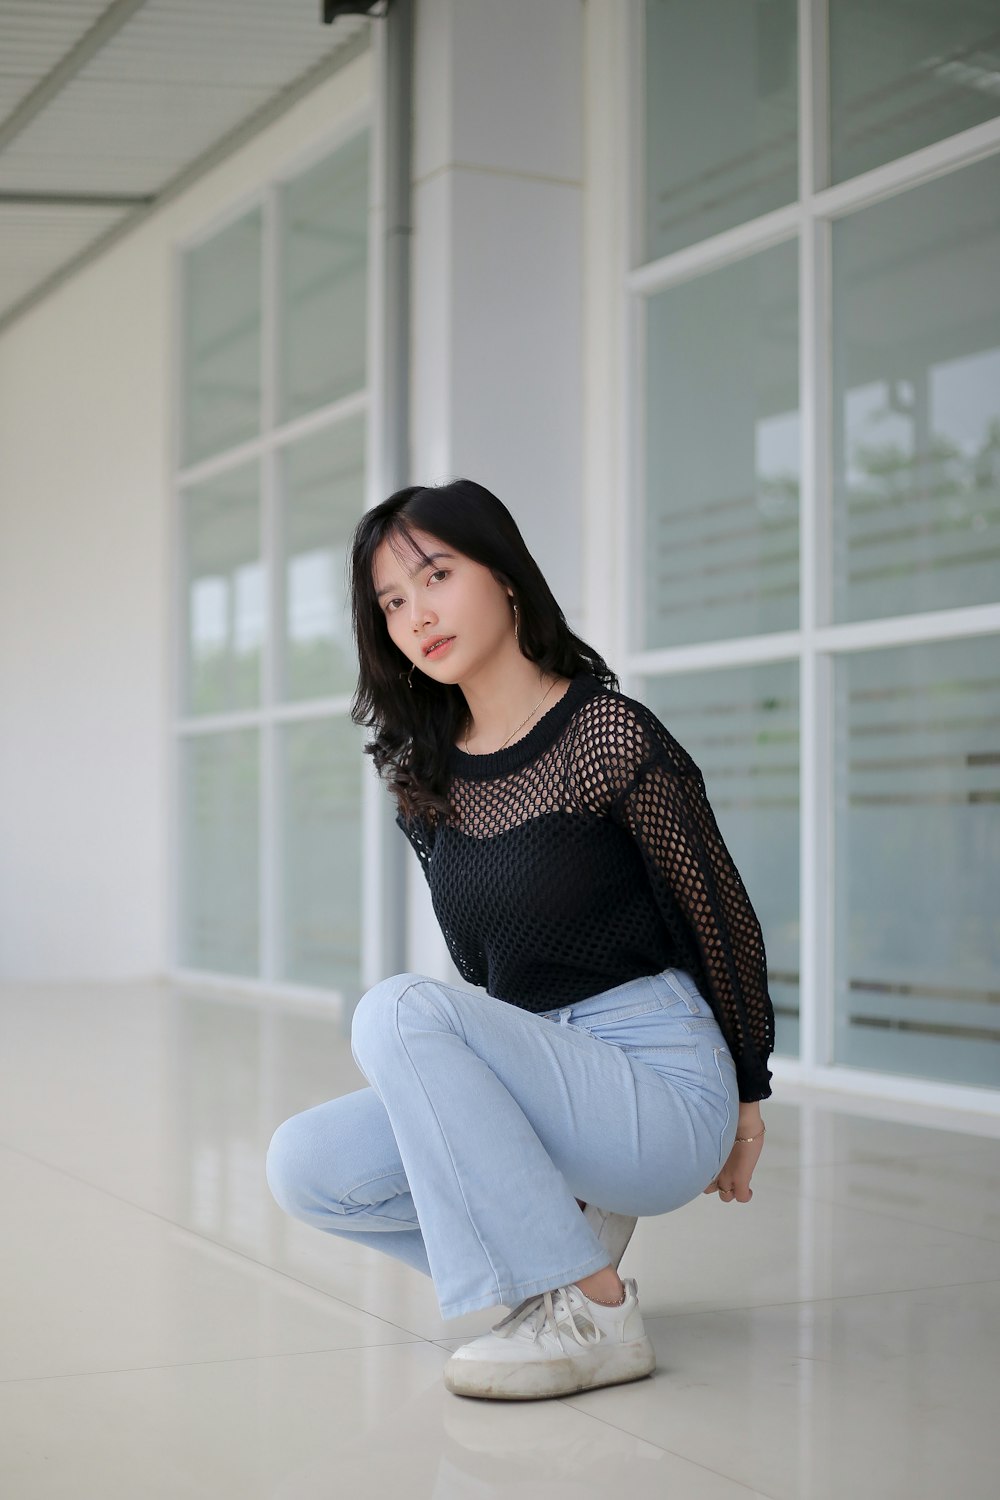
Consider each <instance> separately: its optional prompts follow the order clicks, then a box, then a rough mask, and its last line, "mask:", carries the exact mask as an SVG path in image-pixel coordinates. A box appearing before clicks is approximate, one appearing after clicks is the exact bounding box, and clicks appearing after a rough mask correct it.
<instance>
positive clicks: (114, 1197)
mask: <svg viewBox="0 0 1000 1500" xmlns="http://www.w3.org/2000/svg"><path fill="white" fill-rule="evenodd" d="M0 1147H2V1148H3V1149H4V1150H7V1151H12V1152H13V1153H14V1154H15V1155H16V1156H23V1157H24V1159H25V1161H30V1162H33V1163H34V1164H35V1166H39V1167H44V1168H45V1169H46V1170H47V1171H50V1172H55V1173H56V1174H57V1175H58V1176H60V1177H66V1178H68V1179H69V1181H70V1182H75V1183H77V1185H78V1186H80V1187H85V1188H89V1189H90V1190H91V1192H94V1193H100V1194H101V1195H102V1196H103V1197H105V1198H110V1199H111V1201H112V1202H113V1203H121V1204H122V1205H123V1206H124V1207H125V1208H131V1209H134V1210H135V1212H136V1213H139V1214H144V1215H145V1216H146V1217H147V1218H149V1219H153V1220H155V1221H156V1222H158V1223H160V1224H166V1225H167V1226H168V1227H169V1228H170V1229H177V1230H180V1231H181V1232H182V1233H183V1234H189V1235H191V1237H192V1238H193V1239H196V1240H200V1241H201V1242H202V1243H203V1244H205V1245H210V1246H211V1247H212V1249H213V1250H224V1251H226V1252H227V1253H228V1254H230V1255H233V1256H235V1257H236V1258H237V1259H238V1260H242V1261H246V1263H247V1264H248V1265H251V1266H255V1267H256V1268H257V1270H258V1271H267V1272H270V1274H271V1275H273V1276H278V1277H280V1278H281V1280H283V1281H290V1282H291V1283H292V1284H293V1286H300V1287H303V1288H304V1289H305V1290H306V1291H310V1292H315V1294H316V1296H318V1297H325V1298H326V1299H327V1300H328V1301H330V1302H334V1303H338V1304H340V1305H341V1306H342V1307H347V1308H350V1310H351V1312H360V1313H363V1314H364V1315H365V1317H368V1318H374V1319H375V1320H376V1322H378V1323H383V1324H384V1325H385V1326H386V1327H387V1328H393V1329H395V1330H396V1332H397V1333H407V1334H409V1335H410V1337H411V1338H413V1339H419V1340H421V1341H423V1342H426V1340H425V1338H424V1335H423V1334H421V1333H418V1332H417V1331H416V1329H413V1328H404V1327H403V1326H402V1324H400V1323H394V1322H393V1321H392V1320H391V1319H390V1318H385V1317H383V1316H382V1315H381V1314H380V1313H373V1312H369V1311H368V1310H367V1308H364V1307H358V1305H357V1304H356V1303H354V1302H348V1301H347V1299H346V1298H344V1297H338V1296H337V1295H336V1294H335V1293H334V1292H327V1291H324V1290H323V1288H322V1287H317V1286H313V1285H312V1283H311V1282H308V1281H303V1280H302V1279H301V1277H299V1276H293V1275H292V1273H291V1272H290V1271H283V1270H281V1268H280V1267H278V1266H272V1265H269V1264H268V1263H267V1262H266V1261H262V1260H256V1259H255V1258H254V1256H252V1255H250V1254H249V1253H248V1252H247V1251H246V1250H237V1249H235V1248H234V1247H233V1246H232V1245H227V1244H226V1243H225V1242H224V1241H223V1240H214V1239H212V1238H211V1236H210V1235H207V1234H202V1233H201V1232H200V1231H199V1230H197V1229H192V1228H191V1227H190V1225H188V1224H179V1223H178V1222H177V1220H176V1219H170V1218H168V1217H167V1215H166V1214H161V1213H157V1211H156V1210H155V1209H153V1208H146V1207H145V1206H144V1205H143V1204H141V1203H133V1202H132V1200H131V1199H130V1198H123V1197H122V1196H121V1194H120V1193H114V1192H112V1191H111V1189H110V1188H105V1187H100V1186H99V1185H98V1184H97V1183H94V1182H88V1181H87V1179H86V1178H85V1177H79V1176H77V1174H76V1173H75V1172H70V1171H68V1170H67V1169H66V1168H65V1167H57V1166H55V1165H54V1164H53V1163H52V1162H47V1161H44V1160H43V1159H42V1158H41V1157H38V1156H33V1155H32V1154H31V1152H30V1151H24V1150H22V1149H21V1147H20V1146H11V1145H9V1144H8V1142H6V1141H0Z"/></svg>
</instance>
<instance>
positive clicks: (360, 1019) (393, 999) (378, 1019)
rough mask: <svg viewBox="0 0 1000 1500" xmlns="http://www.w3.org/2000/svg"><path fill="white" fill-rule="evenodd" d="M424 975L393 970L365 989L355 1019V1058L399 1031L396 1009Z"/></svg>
mask: <svg viewBox="0 0 1000 1500" xmlns="http://www.w3.org/2000/svg"><path fill="white" fill-rule="evenodd" d="M424 977H425V976H424V975H423V974H410V973H405V974H391V975H390V976H389V977H388V979H380V980H379V982H378V984H373V985H372V987H371V989H370V990H366V991H365V993H364V994H363V995H362V996H361V999H360V1000H359V1001H358V1003H357V1006H356V1007H355V1010H354V1016H353V1017H352V1020H351V1051H352V1053H353V1054H354V1060H355V1062H358V1061H359V1060H360V1057H361V1055H362V1054H365V1053H367V1052H368V1051H369V1050H370V1048H371V1047H372V1046H377V1045H378V1044H379V1043H380V1042H382V1041H384V1040H385V1039H386V1038H392V1037H394V1036H397V1035H398V1032H397V1030H396V1011H397V1007H398V1005H399V1001H400V998H401V996H403V995H405V993H406V991H407V990H408V989H411V988H412V986H413V985H414V984H416V983H418V982H419V981H421V980H422V979H423V978H424Z"/></svg>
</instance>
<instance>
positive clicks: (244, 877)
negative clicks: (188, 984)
mask: <svg viewBox="0 0 1000 1500" xmlns="http://www.w3.org/2000/svg"><path fill="white" fill-rule="evenodd" d="M258 745H259V734H258V731H257V730H256V729H239V730H230V731H228V732H226V733H220V734H206V735H192V736H188V737H185V738H183V739H182V740H181V742H180V778H181V785H180V876H181V878H180V901H181V907H180V932H179V943H180V954H179V961H180V964H181V966H182V967H184V968H190V969H205V970H208V971H211V972H218V973H223V974H246V975H256V974H257V973H258V971H259V964H260V923H259V915H258V912H259V899H258V880H259V875H260V832H259V812H258V808H259V800H260V799H259V791H260V773H259V750H258Z"/></svg>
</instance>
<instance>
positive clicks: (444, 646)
mask: <svg viewBox="0 0 1000 1500" xmlns="http://www.w3.org/2000/svg"><path fill="white" fill-rule="evenodd" d="M454 639H455V637H454V636H453V635H449V636H446V638H445V639H444V640H443V641H441V642H440V643H439V644H438V645H437V646H432V647H431V649H430V650H429V651H425V652H424V656H425V657H427V659H428V660H430V659H431V658H433V659H434V660H435V661H437V659H438V657H439V656H444V655H445V654H446V653H447V651H448V647H449V646H450V645H451V643H452V641H453V640H454Z"/></svg>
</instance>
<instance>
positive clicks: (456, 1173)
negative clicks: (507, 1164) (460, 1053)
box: [394, 984, 503, 1301]
mask: <svg viewBox="0 0 1000 1500" xmlns="http://www.w3.org/2000/svg"><path fill="white" fill-rule="evenodd" d="M413 988H414V986H413V985H412V984H409V985H407V987H406V989H405V990H404V991H403V992H402V994H400V995H397V996H396V1003H395V1006H394V1018H395V1022H396V1034H397V1036H398V1037H399V1041H400V1045H401V1046H402V1048H403V1051H404V1052H405V1053H406V1060H407V1062H408V1063H409V1064H410V1067H411V1068H412V1069H413V1074H414V1077H415V1078H416V1079H417V1082H418V1083H419V1084H420V1087H421V1089H423V1093H424V1098H425V1099H426V1100H427V1103H428V1105H429V1107H430V1111H431V1114H432V1115H433V1116H434V1121H435V1123H436V1125H437V1128H438V1130H439V1132H440V1135H441V1140H442V1141H443V1143H444V1147H445V1150H446V1151H447V1153H448V1160H449V1161H450V1162H451V1169H452V1172H453V1173H454V1176H455V1182H456V1183H457V1184H458V1191H459V1193H460V1194H461V1198H462V1202H463V1204H464V1205H465V1211H466V1213H467V1214H468V1216H469V1223H470V1224H471V1225H472V1229H473V1232H474V1234H475V1236H476V1239H477V1240H478V1241H479V1245H480V1248H481V1249H482V1252H483V1255H484V1257H485V1259H486V1264H487V1265H488V1266H489V1268H490V1270H491V1272H492V1273H493V1279H494V1281H495V1282H496V1285H497V1296H498V1297H499V1298H500V1300H501V1301H503V1298H502V1297H501V1296H500V1277H499V1275H498V1274H497V1269H496V1266H495V1265H494V1264H493V1260H492V1258H491V1256H490V1253H489V1251H488V1250H487V1248H486V1246H485V1244H484V1243H483V1237H482V1235H481V1234H480V1233H479V1228H478V1226H477V1224H476V1222H475V1220H474V1219H473V1217H472V1210H471V1209H470V1207H469V1200H468V1199H467V1198H466V1196H465V1188H464V1187H463V1186H462V1178H461V1174H460V1173H459V1170H458V1167H457V1165H456V1163H455V1158H454V1156H453V1155H452V1150H451V1146H450V1144H449V1141H448V1137H447V1135H446V1134H445V1131H444V1128H443V1126H442V1124H441V1120H440V1117H439V1115H438V1112H437V1110H436V1109H435V1108H434V1102H433V1100H432V1099H431V1096H430V1094H429V1093H428V1092H427V1086H426V1084H425V1083H424V1081H423V1079H422V1078H421V1077H420V1071H419V1069H418V1068H417V1065H416V1063H415V1062H414V1061H413V1058H412V1057H411V1056H410V1050H409V1048H408V1047H407V1045H406V1041H405V1039H404V1037H403V1033H402V1031H401V1029H400V1025H399V1002H400V1001H401V1000H402V998H403V995H405V994H406V993H407V992H408V991H409V990H411V989H413ZM462 1040H463V1043H464V1044H465V1046H466V1047H468V1045H469V1043H468V1041H467V1040H466V1038H465V1037H464V1036H463V1038H462ZM470 1050H471V1049H470ZM404 1171H405V1168H404ZM411 1192H412V1188H411ZM417 1218H418V1222H419V1215H418V1216H417Z"/></svg>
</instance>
